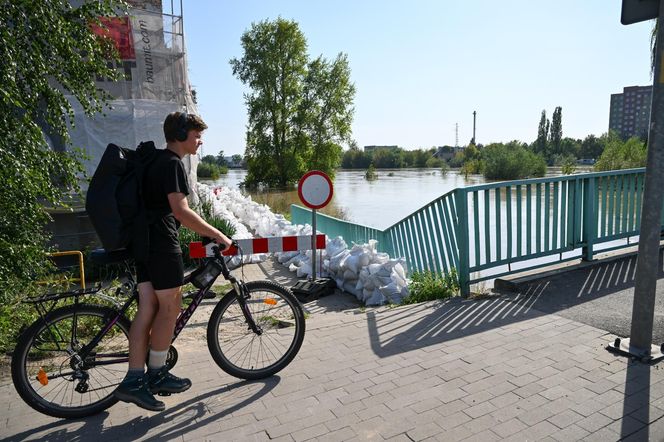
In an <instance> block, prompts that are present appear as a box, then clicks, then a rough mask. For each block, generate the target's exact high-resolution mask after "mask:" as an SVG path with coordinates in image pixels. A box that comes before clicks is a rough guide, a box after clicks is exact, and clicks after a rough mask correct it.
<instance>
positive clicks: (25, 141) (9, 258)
mask: <svg viewBox="0 0 664 442" xmlns="http://www.w3.org/2000/svg"><path fill="white" fill-rule="evenodd" d="M124 8H125V5H124V4H121V3H119V2H118V1H114V0H100V1H94V2H84V3H83V4H82V5H81V6H72V5H71V4H70V2H69V1H68V0H42V1H38V2H29V1H8V0H4V1H2V2H1V4H0V59H2V63H1V64H0V114H1V115H2V117H1V118H0V133H1V134H2V137H0V164H2V168H1V169H0V181H2V183H3V185H2V186H0V275H1V276H0V300H3V301H5V300H8V299H11V297H12V295H14V294H17V293H19V291H20V290H23V291H24V290H25V289H26V287H27V286H28V285H29V283H30V281H32V280H33V278H34V277H35V272H36V271H38V270H39V269H41V268H43V267H44V253H45V243H46V241H47V239H48V234H47V233H46V232H45V231H44V227H45V225H46V223H47V222H48V221H49V220H50V217H49V215H48V213H47V211H46V206H51V207H67V206H66V204H65V203H64V202H63V198H64V197H65V196H66V195H68V194H69V193H70V192H73V191H76V190H77V189H78V177H77V174H78V173H80V172H81V171H82V168H81V166H80V163H79V159H80V155H79V154H77V153H76V151H74V150H73V149H68V150H67V151H55V150H52V149H50V148H49V147H48V143H47V136H46V134H45V131H47V132H48V136H49V137H50V138H58V139H59V140H61V141H62V142H63V144H65V145H67V146H69V147H72V148H73V146H71V145H70V138H69V134H68V130H67V128H68V125H70V124H71V125H73V124H74V113H73V110H72V106H71V104H70V103H69V101H68V99H67V97H66V95H65V94H67V95H71V96H72V97H73V98H74V99H75V100H77V101H78V102H79V103H80V104H81V105H82V107H83V109H84V111H85V113H86V114H87V115H93V114H95V113H98V112H101V111H102V110H103V108H104V103H105V102H106V100H107V98H108V95H107V94H105V93H104V92H101V91H100V90H98V89H97V88H96V86H95V77H106V78H112V79H115V78H118V77H117V71H115V69H114V68H113V67H112V66H111V65H110V64H107V63H108V60H109V59H111V58H115V54H116V52H115V50H114V48H113V46H112V43H111V41H110V40H109V39H106V38H104V37H100V36H97V35H95V34H94V33H93V32H92V30H91V27H90V24H95V25H97V26H99V27H100V28H102V29H104V28H105V27H104V25H103V23H102V22H101V21H100V20H99V17H104V16H115V15H118V12H119V13H120V14H123V13H124Z"/></svg>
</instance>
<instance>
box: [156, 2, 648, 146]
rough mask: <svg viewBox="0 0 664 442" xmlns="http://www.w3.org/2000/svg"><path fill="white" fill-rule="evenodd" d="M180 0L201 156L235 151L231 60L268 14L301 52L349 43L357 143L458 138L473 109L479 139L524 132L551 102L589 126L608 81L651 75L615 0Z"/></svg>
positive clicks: (242, 108) (601, 124) (566, 129)
mask: <svg viewBox="0 0 664 442" xmlns="http://www.w3.org/2000/svg"><path fill="white" fill-rule="evenodd" d="M182 1H183V8H182V15H183V21H184V29H185V41H186V50H187V59H188V66H189V78H190V82H191V83H192V86H193V88H194V89H196V91H197V97H198V111H199V113H200V114H201V116H202V117H203V119H204V120H205V121H206V123H207V124H208V126H209V128H208V130H206V131H205V133H204V145H203V154H204V155H209V154H212V155H216V154H217V153H218V152H219V151H223V152H224V155H233V154H243V153H244V146H245V136H246V125H247V108H246V104H245V101H244V97H243V94H244V93H245V92H246V91H247V89H246V88H245V86H244V85H243V84H242V83H241V82H240V80H239V79H237V78H235V77H234V76H233V74H232V71H231V67H230V64H229V60H230V59H232V58H234V57H236V58H241V57H242V55H243V51H242V47H241V44H240V38H241V36H242V34H243V33H244V32H245V31H247V30H249V29H250V28H251V25H252V23H258V22H260V21H263V20H274V19H276V18H278V17H282V18H284V19H288V20H294V21H296V22H297V23H298V24H299V27H300V30H301V31H302V32H303V34H304V36H305V38H306V39H307V44H308V54H309V57H310V59H313V58H316V57H318V56H319V55H322V56H323V57H325V58H327V59H328V60H333V59H334V58H335V57H336V56H337V54H338V53H340V52H343V53H345V54H347V55H348V59H349V63H350V68H351V80H352V81H353V83H354V84H355V87H356V94H355V100H354V108H355V113H354V120H353V125H352V130H353V135H352V137H353V139H354V140H355V141H356V142H357V144H358V145H359V146H360V147H362V146H366V145H398V146H400V147H402V148H404V149H408V150H410V149H417V148H430V147H432V146H442V145H452V146H453V145H456V144H457V134H458V145H461V146H463V145H466V144H468V142H469V141H470V139H471V138H472V136H473V111H476V112H477V125H476V138H477V142H479V143H482V144H488V143H491V142H508V141H511V140H520V141H523V142H528V143H530V142H532V141H533V140H534V139H535V138H536V137H537V126H538V123H539V120H540V116H541V113H542V110H545V111H546V113H547V116H548V117H549V118H551V114H552V113H553V111H554V109H555V108H556V106H561V107H562V126H563V136H569V137H573V138H585V137H586V136H587V135H589V134H594V135H597V136H599V135H601V134H602V133H604V132H606V131H607V130H608V125H609V102H610V96H611V94H613V93H620V92H622V90H623V87H626V86H637V85H638V86H644V85H651V84H652V78H651V75H650V32H651V29H652V26H653V22H652V21H647V22H642V23H637V24H632V25H628V26H624V25H622V24H621V23H620V12H621V1H620V0H557V1H555V2H554V1H533V0H504V1H495V0H410V1H406V0H402V1H396V0H380V1H377V0H353V1H347V0H335V1H319V0H279V1H276V0H273V1H268V0H262V1H260V0H242V1H219V0H182ZM166 3H169V2H164V4H165V5H166ZM176 12H177V11H176ZM457 128H458V129H457Z"/></svg>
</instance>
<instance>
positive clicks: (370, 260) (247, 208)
mask: <svg viewBox="0 0 664 442" xmlns="http://www.w3.org/2000/svg"><path fill="white" fill-rule="evenodd" d="M201 186H203V189H201V190H203V191H202V192H200V193H202V194H203V196H202V199H204V198H209V201H211V202H212V204H213V208H214V213H215V214H218V215H219V216H222V217H223V218H225V219H228V220H229V221H231V222H232V223H233V224H234V225H235V224H240V225H242V224H246V225H247V226H248V228H249V229H251V230H252V231H253V232H254V236H260V237H269V236H290V235H311V233H312V228H311V226H310V225H309V224H305V225H300V224H292V223H291V222H290V221H288V220H287V219H285V218H284V217H283V216H282V215H279V214H276V215H275V214H274V213H272V211H271V210H270V208H269V207H268V206H266V205H264V204H258V203H256V202H254V201H252V199H251V197H248V196H244V195H242V193H241V192H240V191H239V190H237V189H229V188H225V187H224V188H216V189H212V188H209V186H205V185H202V184H199V188H201ZM205 187H207V189H205ZM242 227H243V228H244V230H242V228H239V227H236V229H237V232H241V233H239V234H238V233H236V234H235V237H236V238H238V239H241V238H250V237H252V235H251V234H250V233H249V231H248V230H247V228H246V227H244V226H242ZM377 244H378V243H377V241H376V240H370V241H369V243H368V244H354V245H353V246H352V247H351V248H350V249H348V246H347V244H346V242H345V241H344V240H343V238H341V237H336V238H327V241H326V246H325V249H324V250H321V251H318V252H317V253H318V255H317V256H316V267H317V271H316V275H317V276H321V277H325V276H329V277H331V278H333V279H334V280H335V281H336V284H337V287H338V288H340V289H341V290H343V291H346V292H348V293H351V294H353V295H355V297H356V298H357V299H358V300H360V301H362V302H364V304H365V305H383V304H386V303H393V304H399V303H401V300H402V299H403V298H404V297H406V296H408V283H407V279H406V263H405V260H404V259H392V258H390V256H389V255H388V254H387V253H381V252H378V251H377V248H376V246H377ZM311 254H312V251H311V250H306V251H300V252H282V253H277V254H276V255H277V260H278V261H279V262H280V263H282V264H283V265H284V266H286V267H288V269H289V270H290V271H292V272H296V274H297V276H298V277H299V278H303V277H310V276H311V274H312V269H311V265H312V259H311V256H312V255H311ZM253 256H254V258H253V259H252V261H250V262H257V261H256V260H264V259H265V255H264V254H261V255H253ZM254 259H255V260H254Z"/></svg>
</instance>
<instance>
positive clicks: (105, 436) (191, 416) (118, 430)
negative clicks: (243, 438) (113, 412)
mask: <svg viewBox="0 0 664 442" xmlns="http://www.w3.org/2000/svg"><path fill="white" fill-rule="evenodd" d="M280 380H281V378H280V377H279V376H272V377H270V378H268V379H264V380H261V381H241V382H237V383H234V384H229V385H226V386H224V387H221V388H218V389H216V390H213V391H209V392H207V393H204V394H201V395H199V396H197V397H195V398H192V399H190V400H188V401H185V402H182V403H180V404H177V405H174V406H172V407H169V408H167V409H166V410H165V411H163V412H160V413H157V414H154V415H152V416H149V417H145V416H140V417H136V418H135V419H132V420H131V421H129V422H125V423H123V424H120V425H113V426H109V425H108V424H107V423H106V425H104V424H105V420H106V419H107V418H108V417H109V413H108V412H103V413H100V414H98V415H95V416H90V417H87V418H84V419H80V420H78V421H79V422H83V423H84V425H83V426H82V427H80V428H78V429H76V430H74V431H72V429H71V423H72V422H76V421H77V420H59V421H56V422H53V423H50V424H48V425H44V426H42V427H37V428H31V429H30V430H28V431H25V432H23V433H19V434H16V435H14V436H12V437H10V438H9V439H5V440H7V441H23V440H28V439H29V440H33V438H34V436H35V435H36V434H39V435H40V436H39V439H41V440H48V441H68V442H69V441H88V440H91V439H92V438H94V439H95V440H96V441H97V442H101V441H116V440H136V439H138V438H141V439H142V440H147V441H161V440H172V439H177V438H182V437H183V436H184V435H187V434H189V433H191V432H193V431H195V430H196V429H197V428H203V427H205V426H206V425H209V424H210V423H212V422H214V421H220V420H222V419H223V418H224V417H226V416H228V415H230V414H232V413H234V412H236V411H238V410H240V409H242V408H243V407H245V406H247V405H250V404H252V403H254V402H255V401H256V400H258V399H259V398H261V397H263V396H264V395H265V394H267V393H268V392H270V391H271V390H272V389H273V388H274V387H276V386H277V385H278V384H279V382H280ZM257 387H260V388H259V389H258V390H257V391H253V390H255V389H256V388H257ZM228 395H230V396H231V397H230V399H228ZM217 396H219V397H220V398H221V399H224V396H225V397H226V399H228V400H224V401H223V402H222V403H221V405H222V407H220V409H219V410H217V409H216V407H214V406H211V405H210V402H211V401H212V400H213V399H214V398H216V397H217ZM237 400H239V401H238V402H236V403H233V404H232V405H230V406H229V404H228V402H229V401H237ZM166 423H168V425H164V424H166ZM162 426H163V428H164V429H163V430H161V431H158V432H155V433H154V434H151V433H150V430H151V429H153V428H161V427H162ZM146 436H147V437H146Z"/></svg>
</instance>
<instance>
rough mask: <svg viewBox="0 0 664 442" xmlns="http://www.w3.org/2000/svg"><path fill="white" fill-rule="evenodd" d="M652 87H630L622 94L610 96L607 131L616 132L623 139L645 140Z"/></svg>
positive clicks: (624, 89)
mask: <svg viewBox="0 0 664 442" xmlns="http://www.w3.org/2000/svg"><path fill="white" fill-rule="evenodd" d="M651 101H652V86H630V87H626V88H623V92H622V94H611V109H610V113H609V130H613V131H616V132H617V133H618V134H620V136H621V137H622V138H624V139H627V138H630V137H634V136H636V137H641V138H646V137H647V136H648V123H649V122H650V104H651Z"/></svg>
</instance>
